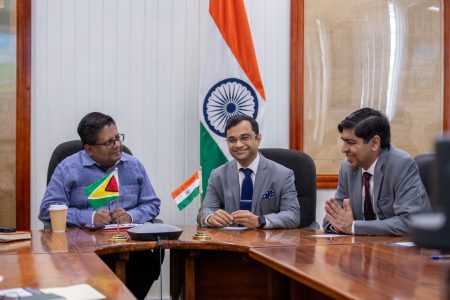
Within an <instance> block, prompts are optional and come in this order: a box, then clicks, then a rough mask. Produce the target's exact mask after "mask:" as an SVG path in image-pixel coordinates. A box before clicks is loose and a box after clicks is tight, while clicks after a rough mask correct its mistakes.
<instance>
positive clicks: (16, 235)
mask: <svg viewBox="0 0 450 300" xmlns="http://www.w3.org/2000/svg"><path fill="white" fill-rule="evenodd" d="M27 239H31V232H29V231H14V232H1V233H0V242H2V243H4V242H11V241H19V240H27Z"/></svg>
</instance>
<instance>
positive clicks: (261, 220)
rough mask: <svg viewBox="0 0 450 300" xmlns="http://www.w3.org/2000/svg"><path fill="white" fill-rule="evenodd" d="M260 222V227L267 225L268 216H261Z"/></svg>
mask: <svg viewBox="0 0 450 300" xmlns="http://www.w3.org/2000/svg"><path fill="white" fill-rule="evenodd" d="M258 223H259V227H258V228H264V226H266V218H265V217H264V216H259V217H258Z"/></svg>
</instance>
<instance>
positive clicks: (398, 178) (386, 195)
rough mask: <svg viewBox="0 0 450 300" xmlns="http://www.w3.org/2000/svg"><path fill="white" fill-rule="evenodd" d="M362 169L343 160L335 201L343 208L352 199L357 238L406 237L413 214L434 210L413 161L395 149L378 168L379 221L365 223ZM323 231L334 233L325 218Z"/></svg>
mask: <svg viewBox="0 0 450 300" xmlns="http://www.w3.org/2000/svg"><path fill="white" fill-rule="evenodd" d="M360 174H361V169H352V168H351V167H350V165H349V164H348V162H346V161H344V162H343V164H342V166H341V170H340V172H339V185H338V189H337V190H336V194H335V198H336V201H337V202H338V203H339V204H340V205H341V206H342V202H343V199H345V198H349V199H350V204H351V207H352V212H353V218H354V220H355V223H354V233H355V234H356V235H405V234H407V233H408V227H409V224H410V217H411V215H413V214H415V213H419V212H428V211H431V205H430V201H429V199H428V195H427V193H426V191H425V188H424V186H423V184H422V181H421V179H420V175H419V171H418V168H417V165H416V163H415V162H414V159H413V158H412V157H410V156H409V155H408V154H407V153H406V152H404V151H401V150H399V149H397V148H395V147H394V146H391V149H390V150H387V149H386V150H384V151H383V153H382V154H381V155H380V157H379V159H378V162H377V165H376V167H375V176H374V179H375V181H376V182H375V183H374V187H373V193H374V197H375V198H376V201H374V211H375V214H376V215H377V220H372V221H365V220H363V214H362V187H361V185H362V183H361V182H359V181H360V180H357V179H361V178H360V177H361V176H360ZM323 227H324V230H325V231H327V232H332V227H331V224H330V223H329V222H328V220H327V219H326V217H325V219H324V222H323Z"/></svg>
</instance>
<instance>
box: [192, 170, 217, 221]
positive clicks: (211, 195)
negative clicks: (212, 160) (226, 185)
mask: <svg viewBox="0 0 450 300" xmlns="http://www.w3.org/2000/svg"><path fill="white" fill-rule="evenodd" d="M218 182H219V181H218V180H217V169H215V170H213V171H212V172H211V175H210V176H209V179H208V188H207V193H206V196H205V199H204V200H203V205H202V207H200V209H199V212H198V214H197V223H198V224H199V225H201V220H202V219H203V220H204V219H205V218H206V217H207V216H209V215H212V214H214V212H215V211H216V210H218V209H219V208H220V207H221V201H220V199H221V198H220V195H219V191H218V189H220V187H218V186H217V183H218Z"/></svg>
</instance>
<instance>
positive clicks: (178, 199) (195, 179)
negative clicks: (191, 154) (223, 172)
mask: <svg viewBox="0 0 450 300" xmlns="http://www.w3.org/2000/svg"><path fill="white" fill-rule="evenodd" d="M199 173H200V172H199V171H195V173H194V174H192V176H191V177H189V178H188V180H186V181H185V182H184V183H183V184H181V185H180V186H179V187H177V188H176V189H175V190H174V191H173V192H172V198H173V200H175V203H176V204H177V206H178V209H179V210H183V209H184V208H185V207H186V206H188V205H189V204H190V203H191V202H192V200H194V198H195V197H197V196H198V194H199V193H200V176H201V175H200V176H199Z"/></svg>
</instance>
